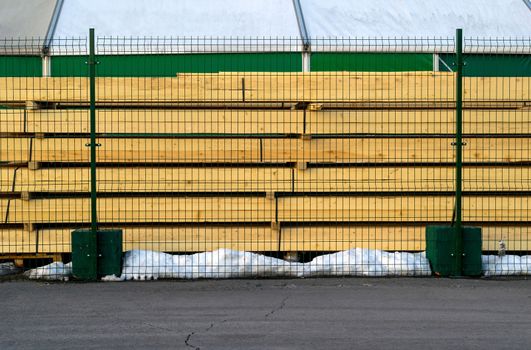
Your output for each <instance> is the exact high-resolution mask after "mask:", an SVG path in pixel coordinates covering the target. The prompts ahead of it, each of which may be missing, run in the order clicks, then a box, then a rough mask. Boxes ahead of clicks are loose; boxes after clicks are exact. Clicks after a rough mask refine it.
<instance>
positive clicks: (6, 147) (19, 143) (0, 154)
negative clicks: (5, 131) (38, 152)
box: [0, 138, 30, 163]
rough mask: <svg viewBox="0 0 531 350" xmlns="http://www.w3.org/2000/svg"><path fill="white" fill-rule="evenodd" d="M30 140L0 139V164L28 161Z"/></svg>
mask: <svg viewBox="0 0 531 350" xmlns="http://www.w3.org/2000/svg"><path fill="white" fill-rule="evenodd" d="M29 157H30V139H28V138H0V162H13V163H22V162H27V161H29Z"/></svg>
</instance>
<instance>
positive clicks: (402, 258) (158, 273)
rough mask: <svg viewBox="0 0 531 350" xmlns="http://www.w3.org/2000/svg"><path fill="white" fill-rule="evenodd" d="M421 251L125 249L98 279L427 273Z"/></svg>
mask: <svg viewBox="0 0 531 350" xmlns="http://www.w3.org/2000/svg"><path fill="white" fill-rule="evenodd" d="M483 273H484V275H485V276H509V275H528V274H531V255H529V256H522V257H520V256H516V255H506V256H503V257H498V256H495V255H488V256H487V255H484V256H483ZM27 275H28V276H29V278H32V279H47V280H65V281H66V280H68V278H69V277H70V276H71V275H72V263H68V264H63V263H60V262H55V263H52V264H50V265H46V266H43V267H39V268H37V269H34V270H30V271H28V272H27ZM430 275H431V269H430V265H429V261H428V259H427V258H426V254H425V252H422V253H403V252H395V253H390V252H385V251H382V250H372V249H362V248H355V249H351V250H346V251H342V252H338V253H334V254H326V255H321V256H318V257H316V258H314V259H313V260H312V261H310V262H307V263H298V262H289V261H285V260H282V259H277V258H272V257H268V256H265V255H261V254H255V253H249V252H240V251H235V250H230V249H219V250H215V251H212V252H205V253H197V254H192V255H171V254H166V253H160V252H155V251H150V250H131V251H128V252H126V253H125V256H124V261H123V268H122V275H121V276H120V277H117V276H114V275H113V276H105V277H103V278H102V280H103V281H123V280H151V279H159V278H179V279H196V278H243V277H317V276H364V277H383V276H430Z"/></svg>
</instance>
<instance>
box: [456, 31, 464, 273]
mask: <svg viewBox="0 0 531 350" xmlns="http://www.w3.org/2000/svg"><path fill="white" fill-rule="evenodd" d="M455 54H456V60H455V64H456V68H457V69H456V76H455V94H456V103H455V146H456V155H455V226H454V229H455V230H456V234H455V237H456V239H455V259H456V260H455V273H454V276H459V275H461V271H462V257H463V238H462V235H463V227H462V186H463V30H462V29H457V30H456V50H455Z"/></svg>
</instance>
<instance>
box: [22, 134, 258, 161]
mask: <svg viewBox="0 0 531 350" xmlns="http://www.w3.org/2000/svg"><path fill="white" fill-rule="evenodd" d="M97 142H98V143H100V144H101V147H98V149H97V151H96V157H97V158H96V159H97V161H98V162H102V163H109V162H127V163H129V162H130V163H158V162H161V163H209V162H221V163H225V162H229V163H246V162H255V163H256V162H260V140H259V139H252V138H240V139H227V138H214V139H98V140H97ZM87 143H89V139H88V138H75V139H74V138H71V139H63V138H54V139H35V140H34V145H33V153H32V159H33V160H34V161H40V162H45V161H51V162H89V161H90V148H89V147H86V146H85V145H86V144H87Z"/></svg>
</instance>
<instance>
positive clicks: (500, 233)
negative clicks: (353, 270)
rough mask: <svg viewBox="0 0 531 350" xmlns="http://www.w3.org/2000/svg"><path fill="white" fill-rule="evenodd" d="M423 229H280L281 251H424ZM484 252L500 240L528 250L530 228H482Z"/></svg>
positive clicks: (514, 248)
mask: <svg viewBox="0 0 531 350" xmlns="http://www.w3.org/2000/svg"><path fill="white" fill-rule="evenodd" d="M425 234H426V228H425V227H423V226H377V225H371V226H362V225H349V226H333V225H325V226H303V227H285V228H283V229H282V241H281V243H280V250H281V251H299V252H300V251H341V250H348V249H352V248H369V249H382V250H388V251H404V250H416V251H422V250H425V249H426V241H425ZM482 234H483V250H489V251H497V250H498V241H499V240H500V239H503V240H504V242H505V243H506V245H507V250H508V251H513V252H514V251H531V227H529V226H521V227H519V226H509V227H504V226H483V227H482Z"/></svg>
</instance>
